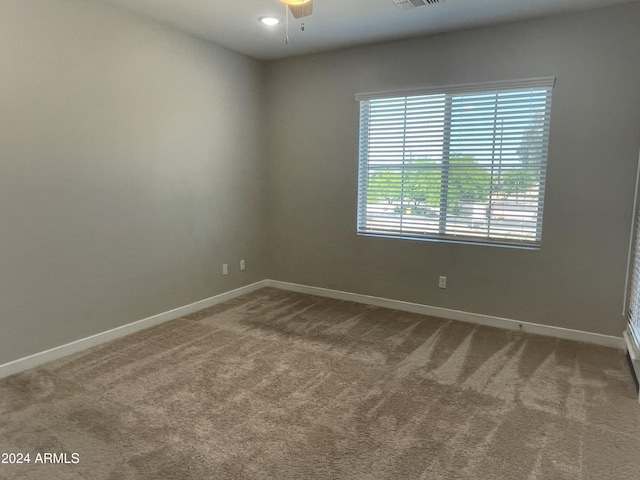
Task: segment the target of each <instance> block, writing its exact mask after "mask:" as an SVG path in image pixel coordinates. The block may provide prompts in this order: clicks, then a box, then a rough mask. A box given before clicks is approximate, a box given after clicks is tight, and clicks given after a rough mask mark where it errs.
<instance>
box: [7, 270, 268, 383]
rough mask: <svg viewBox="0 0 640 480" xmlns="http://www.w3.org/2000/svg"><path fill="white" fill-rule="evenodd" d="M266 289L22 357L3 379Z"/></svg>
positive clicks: (194, 305) (201, 303)
mask: <svg viewBox="0 0 640 480" xmlns="http://www.w3.org/2000/svg"><path fill="white" fill-rule="evenodd" d="M265 286H266V284H265V280H261V281H259V282H256V283H252V284H251V285H246V286H244V287H240V288H237V289H235V290H231V291H229V292H225V293H221V294H220V295H215V296H213V297H210V298H205V299H204V300H200V301H198V302H195V303H191V304H189V305H185V306H183V307H179V308H174V309H173V310H169V311H168V312H164V313H159V314H157V315H153V316H151V317H148V318H145V319H142V320H138V321H136V322H133V323H129V324H127V325H123V326H121V327H116V328H113V329H111V330H107V331H106V332H102V333H98V334H96V335H91V336H90V337H86V338H81V339H79V340H76V341H74V342H71V343H67V344H66V345H60V346H59V347H54V348H52V349H50V350H45V351H44V352H39V353H35V354H33V355H29V356H28V357H24V358H19V359H18V360H14V361H12V362H9V363H5V364H4V365H0V378H4V377H8V376H9V375H13V374H14V373H19V372H22V371H24V370H28V369H30V368H34V367H37V366H39V365H42V364H44V363H47V362H51V361H53V360H57V359H59V358H62V357H66V356H67V355H71V354H73V353H77V352H81V351H83V350H86V349H87V348H91V347H94V346H96V345H100V344H102V343H106V342H109V341H111V340H115V339H116V338H120V337H124V336H125V335H130V334H132V333H135V332H139V331H140V330H144V329H146V328H149V327H154V326H156V325H160V324H161V323H165V322H168V321H169V320H174V319H176V318H179V317H181V316H184V315H189V314H190V313H194V312H197V311H198V310H202V309H203V308H209V307H212V306H214V305H217V304H218V303H222V302H225V301H227V300H231V299H232V298H235V297H239V296H240V295H244V294H246V293H250V292H253V291H255V290H258V289H260V288H263V287H265Z"/></svg>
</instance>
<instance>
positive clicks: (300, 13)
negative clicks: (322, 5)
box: [280, 0, 313, 18]
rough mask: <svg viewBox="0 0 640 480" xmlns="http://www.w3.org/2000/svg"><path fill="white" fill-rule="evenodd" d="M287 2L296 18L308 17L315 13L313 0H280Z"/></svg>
mask: <svg viewBox="0 0 640 480" xmlns="http://www.w3.org/2000/svg"><path fill="white" fill-rule="evenodd" d="M280 1H281V2H282V3H284V4H286V5H287V7H288V8H289V10H290V11H291V13H292V14H293V16H294V18H302V17H308V16H309V15H311V14H312V13H313V0H280Z"/></svg>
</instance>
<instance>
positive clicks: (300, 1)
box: [280, 0, 311, 7]
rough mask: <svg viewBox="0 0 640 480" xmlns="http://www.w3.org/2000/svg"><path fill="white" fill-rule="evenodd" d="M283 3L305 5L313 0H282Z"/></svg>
mask: <svg viewBox="0 0 640 480" xmlns="http://www.w3.org/2000/svg"><path fill="white" fill-rule="evenodd" d="M280 1H281V2H282V3H286V4H287V5H293V6H294V7H295V6H296V5H304V4H305V3H309V2H310V1H311V0H280Z"/></svg>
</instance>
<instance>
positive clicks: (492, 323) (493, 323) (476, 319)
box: [265, 280, 625, 349]
mask: <svg viewBox="0 0 640 480" xmlns="http://www.w3.org/2000/svg"><path fill="white" fill-rule="evenodd" d="M265 286H269V287H274V288H280V289H282V290H290V291H292V292H299V293H308V294H311V295H318V296H320V297H328V298H335V299H338V300H349V301H352V302H357V303H364V304H367V305H374V306H376V307H385V308H392V309H395V310H402V311H405V312H413V313H419V314H422V315H431V316H434V317H440V318H446V319H450V320H459V321H462V322H467V323H476V324H480V325H487V326H489V327H497V328H504V329H508V330H520V331H523V332H528V333H535V334H537V335H544V336H547V337H556V338H562V339H565V340H576V341H579V342H586V343H594V344H596V345H602V346H606V347H613V348H618V349H624V348H625V343H624V339H623V338H622V337H614V336H610V335H601V334H599V333H590V332H583V331H581V330H571V329H568V328H561V327H552V326H549V325H540V324H537V323H529V322H521V321H518V320H512V319H509V318H501V317H492V316H489V315H481V314H478V313H469V312H463V311H460V310H451V309H448V308H441V307H432V306H430V305H423V304H420V303H410V302H403V301H400V300H390V299H388V298H381V297H373V296H370V295H360V294H358V293H350V292H342V291H339V290H330V289H327V288H319V287H311V286H308V285H299V284H296V283H287V282H280V281H277V280H266V281H265Z"/></svg>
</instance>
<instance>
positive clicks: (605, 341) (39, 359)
mask: <svg viewBox="0 0 640 480" xmlns="http://www.w3.org/2000/svg"><path fill="white" fill-rule="evenodd" d="M264 287H273V288H279V289H281V290H288V291H291V292H299V293H308V294H311V295H318V296H320V297H327V298H335V299H338V300H348V301H351V302H356V303H363V304H366V305H373V306H377V307H384V308H392V309H395V310H402V311H405V312H413V313H419V314H422V315H431V316H435V317H440V318H446V319H451V320H459V321H462V322H467V323H476V324H480V325H487V326H490V327H497V328H504V329H508V330H521V331H524V332H529V333H535V334H538V335H545V336H549V337H556V338H563V339H567V340H577V341H580V342H587V343H594V344H597V345H603V346H607V347H614V348H619V349H624V348H625V339H624V338H621V337H613V336H608V335H600V334H598V333H589V332H583V331H580V330H570V329H567V328H561V327H552V326H549V325H539V324H536V323H529V322H520V321H518V320H511V319H508V318H500V317H492V316H489V315H481V314H477V313H469V312H463V311H460V310H451V309H448V308H441V307H433V306H430V305H423V304H419V303H411V302H403V301H400V300H391V299H388V298H381V297H374V296H370V295H361V294H358V293H350V292H342V291H339V290H331V289H327V288H320V287H312V286H309V285H300V284H296V283H287V282H281V281H278V280H261V281H259V282H256V283H252V284H251V285H246V286H244V287H240V288H238V289H235V290H231V291H229V292H225V293H221V294H220V295H216V296H213V297H210V298H206V299H204V300H200V301H199V302H195V303H191V304H189V305H185V306H183V307H179V308H175V309H173V310H169V311H168V312H164V313H159V314H158V315H153V316H151V317H148V318H145V319H142V320H138V321H136V322H133V323H129V324H127V325H123V326H121V327H116V328H113V329H111V330H107V331H106V332H102V333H98V334H96V335H92V336H90V337H86V338H81V339H79V340H76V341H74V342H71V343H67V344H66V345H61V346H59V347H54V348H52V349H50V350H45V351H44V352H39V353H35V354H33V355H29V356H28V357H24V358H19V359H17V360H14V361H11V362H9V363H5V364H4V365H0V378H4V377H8V376H9V375H13V374H14V373H19V372H22V371H24V370H28V369H30V368H34V367H37V366H40V365H42V364H45V363H47V362H51V361H53V360H57V359H59V358H62V357H66V356H67V355H71V354H74V353H77V352H81V351H83V350H86V349H88V348H91V347H94V346H96V345H100V344H103V343H106V342H109V341H111V340H115V339H117V338H120V337H124V336H125V335H130V334H132V333H135V332H139V331H140V330H144V329H146V328H150V327H153V326H156V325H160V324H161V323H165V322H168V321H169V320H174V319H176V318H179V317H181V316H184V315H188V314H190V313H193V312H197V311H198V310H202V309H203V308H208V307H211V306H213V305H217V304H219V303H222V302H225V301H227V300H231V299H232V298H235V297H239V296H240V295H244V294H247V293H251V292H254V291H256V290H259V289H261V288H264ZM625 336H626V332H625ZM630 352H631V350H630ZM632 359H634V361H635V362H640V354H639V352H637V351H634V352H633V355H632ZM635 365H638V363H634V366H635ZM637 371H638V370H636V372H637Z"/></svg>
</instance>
